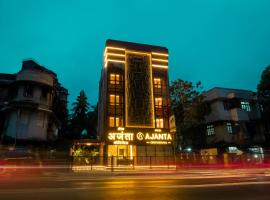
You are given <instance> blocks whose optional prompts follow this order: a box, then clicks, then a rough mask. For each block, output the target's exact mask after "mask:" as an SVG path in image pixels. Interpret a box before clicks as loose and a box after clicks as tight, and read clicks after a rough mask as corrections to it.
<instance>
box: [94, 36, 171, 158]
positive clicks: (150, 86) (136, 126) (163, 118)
mask: <svg viewBox="0 0 270 200" xmlns="http://www.w3.org/2000/svg"><path fill="white" fill-rule="evenodd" d="M99 87H100V88H99V102H98V134H99V137H100V139H101V140H102V141H105V150H104V153H105V156H118V157H119V156H120V157H123V158H124V157H126V158H132V157H133V156H167V155H172V152H173V148H172V147H173V138H174V134H172V133H171V132H170V127H169V120H170V115H171V112H170V101H169V79H168V49H167V48H165V47H159V46H152V45H144V44H137V43H130V42H122V41H116V40H107V42H106V47H105V50H104V67H103V69H102V73H101V80H100V86H99Z"/></svg>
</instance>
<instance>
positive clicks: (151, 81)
mask: <svg viewBox="0 0 270 200" xmlns="http://www.w3.org/2000/svg"><path fill="white" fill-rule="evenodd" d="M126 53H127V54H139V55H147V56H149V61H150V84H151V87H150V90H151V91H150V93H151V100H152V126H140V128H154V127H155V118H154V112H155V110H154V92H153V77H152V57H151V53H148V52H140V51H130V50H127V51H126ZM126 60H127V57H126ZM125 68H126V70H125V79H126V80H128V78H127V68H128V62H126V64H125ZM127 84H128V81H125V92H126V91H127ZM126 102H128V97H126ZM125 107H126V109H125V110H126V111H125V116H126V127H138V126H137V125H136V126H132V125H129V124H128V104H127V103H126V104H125Z"/></svg>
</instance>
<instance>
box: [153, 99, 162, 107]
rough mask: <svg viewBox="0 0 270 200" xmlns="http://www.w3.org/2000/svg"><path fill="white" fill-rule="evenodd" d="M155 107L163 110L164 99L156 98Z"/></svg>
mask: <svg viewBox="0 0 270 200" xmlns="http://www.w3.org/2000/svg"><path fill="white" fill-rule="evenodd" d="M155 106H156V107H157V108H162V98H161V97H158V98H155Z"/></svg>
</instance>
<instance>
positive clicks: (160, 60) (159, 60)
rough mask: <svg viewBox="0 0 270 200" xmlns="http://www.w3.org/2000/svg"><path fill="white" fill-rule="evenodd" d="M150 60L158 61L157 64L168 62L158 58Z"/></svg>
mask: <svg viewBox="0 0 270 200" xmlns="http://www.w3.org/2000/svg"><path fill="white" fill-rule="evenodd" d="M152 60H154V61H158V62H168V60H164V59H158V58H152Z"/></svg>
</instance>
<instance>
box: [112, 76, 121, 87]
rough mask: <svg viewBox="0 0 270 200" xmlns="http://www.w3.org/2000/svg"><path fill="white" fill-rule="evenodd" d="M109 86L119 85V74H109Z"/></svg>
mask: <svg viewBox="0 0 270 200" xmlns="http://www.w3.org/2000/svg"><path fill="white" fill-rule="evenodd" d="M110 84H112V85H118V84H120V75H119V74H110Z"/></svg>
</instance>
